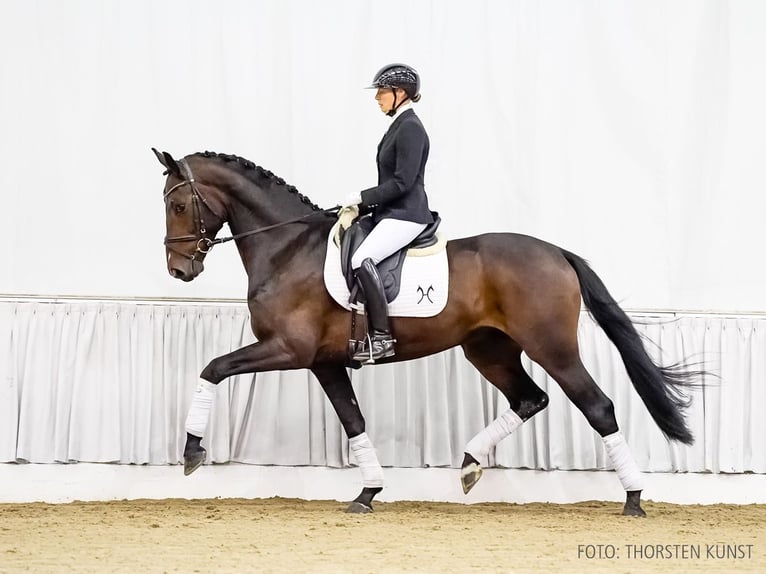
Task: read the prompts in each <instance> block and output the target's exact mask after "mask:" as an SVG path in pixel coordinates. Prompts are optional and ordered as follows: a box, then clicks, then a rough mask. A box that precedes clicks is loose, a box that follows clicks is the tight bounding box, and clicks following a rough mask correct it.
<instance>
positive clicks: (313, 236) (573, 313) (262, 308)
mask: <svg viewBox="0 0 766 574" xmlns="http://www.w3.org/2000/svg"><path fill="white" fill-rule="evenodd" d="M152 150H153V151H154V153H155V155H156V157H157V158H158V159H159V161H160V163H161V164H162V166H163V167H164V168H165V171H164V173H163V175H165V176H166V180H165V187H164V191H163V197H164V203H165V216H166V232H167V235H166V237H165V248H166V256H167V269H168V272H169V273H170V275H171V276H172V277H174V278H176V279H179V280H181V281H191V280H193V279H194V278H195V277H197V276H198V275H199V274H200V273H202V271H203V269H204V259H205V257H206V255H207V253H208V252H209V251H210V250H211V249H212V247H213V246H214V245H217V244H219V243H223V242H225V241H229V240H234V241H235V243H236V246H237V249H238V250H239V253H240V256H241V259H242V263H243V265H244V268H245V271H246V273H247V278H248V289H247V305H248V308H249V311H250V317H251V327H252V331H253V333H254V335H255V337H256V339H257V341H256V342H255V343H253V344H251V345H247V346H245V347H242V348H241V349H237V350H235V351H233V352H231V353H228V354H225V355H222V356H220V357H216V358H214V359H212V360H211V361H210V362H209V364H207V366H206V367H205V368H204V369H203V370H202V372H201V373H200V382H199V386H198V387H197V391H196V393H195V396H194V401H193V403H192V408H191V409H190V411H189V417H188V418H187V429H186V430H187V440H186V445H185V448H184V472H185V474H191V473H192V472H194V471H195V470H196V469H197V468H198V467H199V466H200V465H201V464H202V463H203V462H204V460H205V456H206V452H205V449H204V448H203V447H202V446H201V444H200V443H201V440H202V437H203V435H204V427H205V425H206V424H207V419H208V416H209V408H210V402H211V400H212V396H213V393H214V392H215V385H217V384H218V383H220V382H221V381H222V380H224V379H226V378H227V377H230V376H232V375H237V374H242V373H258V372H264V371H271V370H289V369H309V370H310V371H311V372H312V373H313V374H314V375H315V376H316V379H317V380H318V381H319V384H320V385H321V387H322V389H323V390H324V392H325V393H326V395H327V397H328V399H329V401H330V402H331V404H332V406H333V408H334V409H335V411H336V413H337V415H338V417H339V419H340V422H341V424H342V426H343V429H344V431H345V433H346V435H347V436H348V438H349V444H350V447H351V450H352V452H353V453H354V455H355V457H356V459H357V462H358V464H359V469H360V471H361V473H362V479H363V482H362V491H361V493H360V494H359V495H358V496H357V497H356V498H355V499H354V500H353V501H352V502H351V503H350V504H349V506H348V509H347V511H348V512H358V513H366V512H371V511H372V510H373V506H372V501H373V498H374V497H375V495H377V494H378V493H379V492H381V490H382V487H383V472H382V467H381V466H380V463H379V461H378V459H377V455H376V453H375V449H374V447H373V445H372V443H371V441H370V440H369V437H367V435H366V433H365V420H364V416H363V415H362V412H361V410H360V408H359V405H358V402H357V400H356V397H355V394H354V390H353V388H352V386H351V380H350V377H349V374H348V367H349V366H350V364H349V355H348V352H347V351H348V335H349V325H350V319H351V312H350V311H349V310H347V309H345V308H342V307H341V306H340V305H339V304H338V303H337V302H335V301H334V300H333V299H332V298H331V297H330V295H329V294H328V292H327V289H326V287H325V284H324V277H323V268H324V261H325V256H326V254H327V238H328V234H329V233H330V230H331V228H332V227H333V226H334V225H335V223H336V221H337V219H338V210H339V206H338V207H336V208H332V209H321V208H320V207H319V206H317V205H316V204H314V203H313V202H312V201H311V200H309V199H308V198H307V197H306V196H304V195H302V194H301V193H299V192H298V190H297V189H296V188H295V187H293V186H291V185H289V184H287V183H286V182H285V181H284V180H283V179H282V178H280V177H278V176H276V175H275V174H273V173H272V172H270V171H268V170H266V169H264V168H262V167H260V166H258V165H256V164H254V163H252V162H250V161H248V160H246V159H244V158H241V157H238V156H235V155H227V154H219V153H215V152H198V153H194V154H191V155H188V156H186V157H184V158H183V159H180V160H179V161H176V160H175V159H174V158H173V157H172V156H171V155H170V154H169V153H168V152H162V153H160V152H159V151H157V150H156V149H155V148H152ZM224 222H226V223H228V225H229V228H230V230H231V232H232V236H231V237H226V238H216V235H217V233H218V232H219V231H220V230H221V228H222V226H223V224H224ZM445 249H446V254H447V261H448V266H449V271H448V277H449V292H448V297H447V302H446V305H445V307H444V309H443V310H442V311H441V312H440V313H438V314H436V315H435V316H432V317H428V318H423V317H393V318H392V330H393V333H394V336H395V339H396V341H397V343H396V354H395V355H394V356H393V357H390V358H387V359H384V360H382V361H380V362H383V363H388V362H397V361H408V360H412V359H417V358H419V357H424V356H428V355H432V354H435V353H439V352H441V351H444V350H446V349H449V348H452V347H456V346H458V345H459V346H460V347H462V350H463V352H464V354H465V357H466V358H467V360H468V361H469V362H470V363H471V364H472V365H473V366H474V367H475V368H476V369H478V371H479V372H480V373H481V375H482V376H483V377H484V378H486V379H487V380H488V381H489V382H490V383H492V384H493V385H494V386H495V387H497V388H498V389H499V390H500V392H501V393H502V394H503V395H504V396H505V398H506V399H507V400H508V403H509V406H510V408H509V409H508V410H507V411H506V412H505V413H503V415H501V416H500V417H498V418H497V419H496V420H495V421H493V422H492V423H490V425H489V426H488V427H487V428H485V429H484V430H482V431H481V432H480V433H479V434H477V435H476V437H474V438H473V439H472V440H471V441H470V442H469V443H468V444H467V445H466V448H465V456H464V459H463V463H462V466H461V471H460V480H461V484H462V487H463V490H464V492H465V493H467V492H468V491H470V490H471V489H472V488H473V487H474V486H475V484H476V483H477V482H478V480H479V479H480V478H481V473H482V467H481V460H482V457H484V456H486V455H487V453H488V452H489V451H490V449H491V448H492V447H494V445H496V444H497V443H498V442H499V441H500V440H502V439H503V438H505V437H506V436H508V435H509V434H510V433H511V432H513V431H514V430H515V429H516V428H518V426H519V425H521V424H522V423H523V422H524V421H527V420H529V419H530V418H531V417H533V416H534V415H535V414H537V413H538V412H540V411H541V410H543V409H544V408H545V407H546V406H547V404H548V395H547V394H546V393H545V392H544V391H543V390H542V389H541V388H540V387H539V386H537V385H536V384H535V383H534V381H533V380H532V378H531V377H530V376H529V375H528V374H527V372H526V371H525V369H524V368H523V366H522V362H521V354H522V352H526V354H527V356H528V357H529V358H530V359H531V360H532V361H534V362H536V363H537V364H538V365H540V366H541V367H542V368H543V369H544V370H545V371H546V372H547V373H548V374H549V375H550V377H551V378H552V379H554V380H555V381H556V382H557V384H558V385H559V386H560V387H561V389H562V390H563V391H564V393H565V394H566V396H567V397H568V398H569V399H570V400H571V401H572V402H573V403H574V404H575V406H576V407H577V408H578V409H579V410H580V411H581V412H582V413H583V415H584V416H585V418H586V419H587V421H588V423H589V424H590V426H591V427H592V428H593V429H594V430H595V431H596V432H597V433H598V434H599V435H600V436H601V437H602V439H603V441H604V445H605V447H606V452H607V454H608V456H609V457H610V459H611V461H612V464H613V466H614V468H615V470H616V474H617V476H618V478H619V479H620V481H621V483H622V486H623V488H624V489H625V491H626V498H625V504H624V506H623V510H622V513H623V514H624V515H628V516H645V512H644V510H643V509H642V508H641V492H642V490H643V486H642V484H641V473H640V472H639V470H638V467H637V465H636V463H635V461H634V459H633V456H632V454H631V452H630V450H629V447H628V446H627V444H626V442H625V440H624V438H623V437H622V433H621V432H620V430H619V426H618V424H617V420H616V418H615V414H614V407H613V403H612V401H611V399H609V397H607V396H606V395H605V393H604V392H602V390H601V389H600V388H599V387H598V385H597V384H596V382H595V381H594V380H593V378H592V377H591V375H590V374H589V373H588V371H587V370H586V369H585V367H584V366H583V363H582V361H581V358H580V353H579V348H578V341H577V326H578V322H579V320H580V313H581V305H582V303H584V305H585V307H586V308H587V310H588V311H589V312H590V314H591V315H592V317H593V318H594V319H595V321H596V322H597V324H598V325H599V326H600V327H601V328H602V329H603V331H604V332H605V333H606V335H607V336H608V338H609V339H610V340H611V342H612V343H613V344H614V345H615V346H616V348H617V349H618V351H619V353H620V355H621V357H622V360H623V362H624V365H625V368H626V371H627V373H628V375H629V378H630V380H631V382H632V384H633V386H634V387H635V389H636V391H637V392H638V394H639V396H640V397H641V399H642V400H643V403H644V404H645V406H646V408H647V409H648V411H649V413H650V414H651V416H652V418H653V419H654V421H655V422H656V424H657V426H658V427H659V428H660V430H661V431H662V432H663V433H664V435H665V436H666V438H667V439H668V440H673V441H678V442H681V443H683V444H691V443H692V442H693V436H692V433H691V431H690V430H689V428H688V425H687V422H686V420H685V414H684V409H686V408H687V407H688V406H689V404H690V400H691V399H690V398H689V393H688V391H689V390H690V389H692V388H693V387H696V386H700V385H701V382H700V381H699V378H700V375H701V373H702V372H701V371H696V370H695V371H693V370H691V369H690V368H689V366H688V365H687V364H686V363H684V362H682V363H679V364H675V365H672V366H661V365H660V364H658V363H656V362H655V361H654V360H653V359H652V358H650V356H649V355H648V353H647V351H646V349H645V347H644V344H643V342H642V340H641V337H640V335H639V334H638V333H637V331H636V329H635V327H634V325H633V323H632V322H631V320H630V318H629V317H628V316H627V315H626V313H625V312H624V311H623V309H621V307H620V306H619V305H618V303H617V302H616V301H615V300H614V298H613V297H612V295H611V294H610V293H609V291H608V290H607V288H606V287H605V286H604V284H603V282H602V281H601V279H600V278H599V277H598V275H597V274H596V273H595V272H594V271H593V270H592V269H591V267H590V266H589V265H588V263H587V262H586V261H585V260H584V259H582V258H581V257H579V256H578V255H575V254H574V253H571V252H569V251H567V250H565V249H562V248H560V247H558V246H556V245H553V244H551V243H547V242H545V241H543V240H540V239H537V238H534V237H531V236H528V235H521V234H515V233H488V234H483V235H478V236H473V237H465V238H459V239H454V240H450V241H448V242H447V243H446V247H445ZM581 302H582V303H581ZM192 427H193V428H194V429H196V430H195V432H190V428H192Z"/></svg>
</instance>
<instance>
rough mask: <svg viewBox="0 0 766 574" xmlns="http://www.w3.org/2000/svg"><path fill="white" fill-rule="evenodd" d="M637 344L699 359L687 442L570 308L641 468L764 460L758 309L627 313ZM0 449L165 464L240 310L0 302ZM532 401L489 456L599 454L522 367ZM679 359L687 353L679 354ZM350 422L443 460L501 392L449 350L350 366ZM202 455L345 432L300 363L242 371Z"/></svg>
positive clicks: (342, 448) (302, 449)
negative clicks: (354, 403)
mask: <svg viewBox="0 0 766 574" xmlns="http://www.w3.org/2000/svg"><path fill="white" fill-rule="evenodd" d="M632 318H633V319H634V321H636V327H637V329H638V331H639V333H640V334H641V335H642V336H643V337H645V339H646V345H647V348H648V350H649V351H650V354H651V355H652V356H653V357H654V358H655V359H656V360H661V361H662V362H663V364H666V365H670V364H673V363H677V362H679V361H681V360H683V359H685V358H686V359H688V360H689V361H690V362H691V363H697V365H696V368H702V367H703V365H702V361H703V360H704V368H705V369H706V370H707V371H710V372H711V373H713V375H709V376H707V377H706V378H705V384H706V386H705V388H704V389H698V390H695V391H693V392H692V393H691V396H692V399H693V401H692V404H691V406H690V408H689V409H688V411H687V417H688V422H689V426H690V428H691V429H692V431H693V433H694V435H695V438H696V442H695V443H694V444H693V445H691V446H684V445H679V444H676V443H668V441H667V440H666V439H665V437H664V436H663V435H662V433H661V432H660V430H659V429H658V427H657V425H656V424H655V423H654V421H653V420H652V418H651V415H650V414H649V412H648V411H647V409H646V407H645V406H644V405H643V403H642V402H641V400H640V398H639V397H638V395H637V393H636V391H635V390H634V389H633V387H632V384H631V382H630V380H629V379H628V376H627V373H626V371H625V367H624V366H623V363H622V361H621V359H620V356H619V354H618V352H617V351H616V349H615V348H614V347H613V346H612V345H611V343H610V342H609V340H608V339H607V338H606V336H605V335H604V333H603V331H601V329H600V328H599V327H598V326H597V325H596V324H595V323H594V322H593V320H592V319H591V318H590V317H589V316H588V315H587V314H586V313H583V315H582V320H581V322H580V327H579V332H578V338H579V342H580V348H581V355H582V359H583V362H584V364H585V366H586V367H587V369H588V370H589V372H590V373H591V375H592V376H593V379H594V380H595V381H596V383H597V384H598V385H599V386H600V387H601V389H602V390H603V391H604V393H606V395H607V396H609V397H610V398H611V399H612V401H613V403H614V408H615V413H616V416H617V421H618V424H619V425H620V428H621V430H622V431H623V433H624V434H625V436H626V438H627V441H628V443H629V445H630V446H631V448H632V451H633V453H634V455H635V457H636V460H637V462H638V465H639V467H640V468H641V469H642V470H644V471H658V472H667V471H679V472H726V473H742V472H757V473H763V472H766V451H764V449H762V448H759V446H758V445H759V442H758V437H761V438H762V437H763V436H766V417H763V416H762V413H763V412H764V410H766V384H764V381H765V380H766V317H759V316H748V317H745V316H743V317H736V316H718V315H681V316H673V315H672V314H660V313H657V314H654V315H651V314H633V316H632ZM0 325H2V328H0V357H2V362H1V363H0V382H1V383H2V385H0V461H3V462H12V461H28V462H37V463H52V462H73V461H83V462H118V463H123V464H178V463H179V462H180V461H181V460H182V454H183V445H184V441H185V430H184V420H185V416H186V412H187V410H188V408H189V405H190V403H191V397H192V394H193V392H194V388H195V386H196V385H197V382H198V377H199V373H200V372H201V370H202V369H203V368H204V367H205V366H206V365H207V364H208V363H209V362H210V361H211V360H212V359H214V358H215V357H217V356H220V355H223V354H225V353H228V352H231V351H233V350H235V349H238V348H240V347H242V346H245V345H249V344H252V343H254V342H255V339H254V337H253V335H252V333H251V331H250V326H249V315H248V312H247V309H246V308H245V307H244V306H227V305H221V306H217V305H180V304H179V305H172V304H166V305H165V304H155V305H151V304H129V303H110V302H75V303H48V302H2V303H0ZM522 360H523V363H524V366H525V368H526V369H527V371H528V372H529V374H530V376H531V377H532V378H533V379H534V380H535V382H536V383H537V384H538V385H539V386H540V387H541V388H542V389H543V390H545V391H546V392H547V393H548V395H549V396H550V404H549V407H548V408H547V409H545V410H544V411H543V412H541V413H539V414H538V415H537V416H535V417H534V418H533V419H531V420H530V421H528V422H526V423H525V424H524V425H523V426H522V427H521V428H520V429H519V430H518V431H516V432H515V433H514V434H513V435H511V436H510V437H508V438H507V439H505V440H504V441H502V442H501V443H500V444H499V445H498V446H497V447H496V449H494V450H493V451H492V452H491V453H490V456H489V460H488V463H489V465H491V466H499V467H506V468H532V469H565V470H570V469H582V470H588V469H604V468H609V461H608V460H607V458H606V455H605V451H604V448H603V445H602V442H601V440H600V438H599V437H598V435H597V434H596V433H595V432H594V431H593V429H591V428H590V426H589V425H588V424H587V422H586V420H585V417H584V416H583V415H582V413H580V412H579V411H578V410H577V409H576V408H575V407H574V406H573V405H572V403H571V402H570V401H569V400H568V399H567V397H566V396H565V394H564V393H563V392H562V390H561V389H560V388H559V386H558V385H557V384H556V383H555V381H552V380H551V379H550V378H549V377H548V375H547V374H546V373H545V371H543V369H542V368H540V366H539V365H537V364H535V363H533V362H532V361H530V360H529V359H528V358H527V357H526V356H525V355H524V356H523V357H522ZM691 367H692V368H694V365H693V364H692V365H691ZM351 376H352V382H353V386H354V389H355V391H356V393H357V397H358V400H359V404H360V406H361V408H362V412H363V414H364V415H365V419H366V429H367V433H368V434H369V435H370V437H371V439H372V440H373V443H374V444H375V446H376V448H377V451H378V456H379V458H380V460H381V463H382V464H383V465H384V466H398V467H425V466H442V467H455V466H459V465H460V462H461V461H462V456H463V448H464V447H465V444H466V443H467V442H468V441H469V440H470V439H471V438H472V437H473V436H474V435H475V434H476V433H477V432H479V431H480V430H481V429H482V428H484V427H485V426H487V425H488V424H489V423H490V422H491V421H492V420H494V419H495V418H496V417H497V416H499V415H500V414H501V413H502V412H503V411H504V410H506V409H507V408H508V402H507V401H506V399H505V398H504V397H503V396H502V395H501V394H500V393H499V391H498V390H497V389H496V388H495V387H493V386H492V385H491V384H489V383H488V382H487V381H486V380H485V379H483V378H482V376H481V375H480V374H479V373H478V371H476V369H474V368H473V367H472V366H471V364H470V363H469V362H468V361H467V360H466V359H465V357H464V356H463V353H462V351H461V350H460V349H452V350H449V351H446V352H444V353H441V354H438V355H435V356H432V357H427V358H424V359H421V360H417V361H410V362H407V363H402V364H394V365H381V366H379V367H374V368H363V369H361V370H358V371H352V372H351ZM211 412H212V414H211V422H210V425H209V427H208V431H207V434H206V437H205V442H204V444H205V445H206V447H207V448H208V452H209V460H211V461H213V462H227V461H237V462H245V463H253V464H262V465H286V466H294V465H314V466H330V467H343V466H347V465H348V464H349V456H348V441H347V439H346V437H345V434H344V432H343V429H342V427H341V425H340V422H339V421H338V418H337V416H336V414H335V412H334V410H333V408H332V406H331V405H330V403H329V401H328V400H327V399H326V397H325V396H324V392H323V391H322V389H321V387H320V385H319V383H318V382H317V381H316V379H315V378H314V377H313V375H312V374H311V373H310V372H309V371H306V370H300V371H286V372H269V373H261V374H258V375H257V376H256V375H252V374H246V375H239V376H235V377H232V378H230V379H228V380H225V381H224V382H222V383H221V384H220V385H219V388H218V393H217V395H216V398H215V401H214V406H213V409H212V411H211Z"/></svg>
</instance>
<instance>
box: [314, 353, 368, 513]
mask: <svg viewBox="0 0 766 574" xmlns="http://www.w3.org/2000/svg"><path fill="white" fill-rule="evenodd" d="M311 372H312V373H314V375H315V376H316V378H317V379H318V380H319V384H320V385H322V388H323V389H324V392H325V394H326V395H327V398H328V399H330V403H332V406H333V408H334V409H335V412H336V413H337V414H338V418H339V419H340V422H341V424H342V425H343V429H344V430H345V431H346V436H347V437H348V439H349V440H348V441H349V446H350V447H351V451H352V452H353V453H354V456H355V457H356V460H357V463H358V464H359V469H360V470H361V471H362V492H361V493H360V494H359V496H357V497H356V498H355V499H354V500H353V502H351V504H349V506H348V508H347V509H346V512H353V513H359V514H364V513H368V512H372V499H373V498H374V496H375V495H376V494H378V493H379V492H380V491H381V490H383V468H382V467H381V466H380V462H378V455H377V453H376V452H375V448H374V447H373V446H372V443H371V442H370V439H369V437H368V436H367V433H366V432H364V417H363V416H362V411H361V410H360V409H359V403H358V402H357V400H356V395H355V394H354V388H353V387H352V386H351V379H349V377H348V372H347V371H346V368H345V367H343V366H342V365H322V366H314V367H312V369H311Z"/></svg>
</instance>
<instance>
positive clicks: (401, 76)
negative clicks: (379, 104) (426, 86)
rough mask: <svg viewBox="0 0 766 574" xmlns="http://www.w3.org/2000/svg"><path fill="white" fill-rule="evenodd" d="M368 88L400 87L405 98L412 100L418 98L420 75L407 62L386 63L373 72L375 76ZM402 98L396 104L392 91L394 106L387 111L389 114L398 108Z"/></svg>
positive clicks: (417, 99) (414, 100)
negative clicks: (405, 95)
mask: <svg viewBox="0 0 766 574" xmlns="http://www.w3.org/2000/svg"><path fill="white" fill-rule="evenodd" d="M368 88H391V89H392V90H394V89H395V88H401V89H403V90H404V92H405V93H406V94H407V98H409V99H410V100H412V101H413V102H417V101H419V100H420V76H419V75H418V73H417V71H415V68H413V67H411V66H408V65H407V64H388V65H387V66H383V67H382V68H381V69H380V70H378V71H377V72H376V73H375V77H374V78H373V79H372V84H371V85H370V86H368ZM406 101H407V100H406V99H404V100H402V101H401V102H399V103H398V104H397V102H396V93H394V106H393V107H392V108H391V110H390V111H389V112H388V115H389V116H393V115H394V114H395V113H396V110H397V109H399V106H401V105H402V104H403V103H404V102H406Z"/></svg>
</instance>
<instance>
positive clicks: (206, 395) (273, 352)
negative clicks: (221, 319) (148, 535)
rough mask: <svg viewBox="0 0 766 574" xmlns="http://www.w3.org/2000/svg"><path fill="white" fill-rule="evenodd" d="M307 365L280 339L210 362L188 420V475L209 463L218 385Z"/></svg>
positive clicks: (186, 473)
mask: <svg viewBox="0 0 766 574" xmlns="http://www.w3.org/2000/svg"><path fill="white" fill-rule="evenodd" d="M304 366H306V365H303V364H301V359H300V357H298V356H297V354H296V353H295V352H291V351H290V350H289V348H288V347H287V346H286V345H284V344H283V342H282V341H280V340H278V339H273V340H265V341H259V342H257V343H253V344H252V345H248V346H246V347H242V348H241V349H237V350H236V351H233V352H231V353H228V354H226V355H221V356H220V357H216V358H215V359H213V360H212V361H210V363H209V364H208V365H207V367H205V368H204V369H203V371H202V373H201V374H200V382H199V384H198V385H197V390H196V391H195V393H194V398H193V399H192V404H191V408H190V409H189V414H188V415H187V417H186V446H185V447H184V474H185V475H187V476H188V475H190V474H191V473H192V472H194V471H195V470H197V469H198V468H199V467H200V465H201V464H202V463H203V462H205V455H206V451H205V449H204V448H202V445H201V444H200V443H201V442H202V437H203V436H204V434H205V429H206V428H207V424H208V420H209V418H210V408H211V406H212V404H213V397H214V396H215V391H216V389H217V388H218V387H217V385H218V383H220V382H221V381H222V380H224V379H225V378H227V377H231V376H232V375H239V374H242V373H256V372H263V371H281V370H286V369H297V368H300V367H304Z"/></svg>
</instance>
